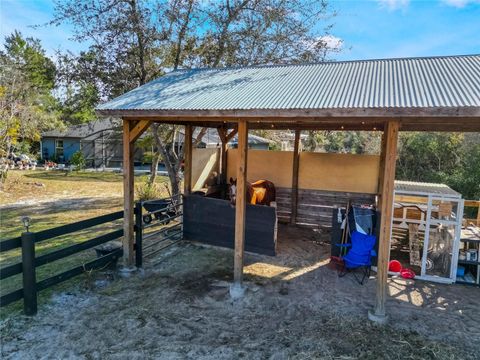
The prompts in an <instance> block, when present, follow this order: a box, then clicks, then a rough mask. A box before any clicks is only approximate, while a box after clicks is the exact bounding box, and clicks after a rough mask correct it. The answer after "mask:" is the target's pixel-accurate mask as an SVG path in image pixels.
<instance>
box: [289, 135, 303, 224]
mask: <svg viewBox="0 0 480 360" xmlns="http://www.w3.org/2000/svg"><path fill="white" fill-rule="evenodd" d="M300 133H301V131H300V130H295V143H294V146H293V167H292V196H291V202H292V203H291V206H292V209H291V215H290V223H291V224H296V222H297V209H298V169H299V165H300Z"/></svg>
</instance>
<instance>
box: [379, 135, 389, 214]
mask: <svg viewBox="0 0 480 360" xmlns="http://www.w3.org/2000/svg"><path fill="white" fill-rule="evenodd" d="M386 139H387V136H386V134H385V131H384V132H382V141H381V145H380V164H379V166H378V184H377V209H380V208H381V207H382V205H381V200H382V188H383V175H384V173H385V151H386V148H385V147H386Z"/></svg>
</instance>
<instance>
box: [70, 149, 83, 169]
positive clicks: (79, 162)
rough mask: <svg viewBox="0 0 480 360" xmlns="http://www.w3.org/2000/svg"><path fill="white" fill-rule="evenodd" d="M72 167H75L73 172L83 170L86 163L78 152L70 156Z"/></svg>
mask: <svg viewBox="0 0 480 360" xmlns="http://www.w3.org/2000/svg"><path fill="white" fill-rule="evenodd" d="M70 162H71V163H72V165H74V166H75V170H83V169H85V165H86V161H85V156H84V155H83V153H82V152H81V151H80V150H79V151H77V152H75V153H74V154H73V155H72V159H71V160H70Z"/></svg>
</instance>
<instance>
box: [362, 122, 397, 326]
mask: <svg viewBox="0 0 480 360" xmlns="http://www.w3.org/2000/svg"><path fill="white" fill-rule="evenodd" d="M398 132H399V122H398V121H389V122H388V123H387V124H386V127H385V130H384V136H385V138H384V147H383V148H382V154H381V157H382V158H383V160H382V162H383V171H382V174H380V177H381V184H380V186H381V195H380V236H379V239H378V241H379V244H378V263H377V268H378V269H377V284H376V286H377V290H376V298H375V308H374V309H373V313H372V312H370V313H369V318H370V319H371V320H374V321H379V322H385V321H386V314H385V302H386V298H387V280H388V260H389V256H390V254H389V250H390V234H391V225H392V215H393V214H392V212H393V191H394V182H395V165H396V160H397V143H398Z"/></svg>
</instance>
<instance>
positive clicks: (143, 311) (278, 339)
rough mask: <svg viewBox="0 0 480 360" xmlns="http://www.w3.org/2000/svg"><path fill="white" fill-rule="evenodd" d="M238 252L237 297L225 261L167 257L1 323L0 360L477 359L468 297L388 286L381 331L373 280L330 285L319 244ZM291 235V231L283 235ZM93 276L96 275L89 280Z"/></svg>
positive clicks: (431, 287)
mask: <svg viewBox="0 0 480 360" xmlns="http://www.w3.org/2000/svg"><path fill="white" fill-rule="evenodd" d="M294 234H295V236H296V237H297V239H296V240H295V241H294V242H289V243H288V242H284V241H282V239H280V240H279V256H277V257H275V258H272V257H267V256H259V255H252V254H247V256H246V276H245V277H246V285H247V289H248V290H247V293H246V296H245V298H244V299H242V300H241V301H239V302H236V303H233V302H232V301H231V300H230V297H229V295H228V286H229V284H230V281H231V269H232V259H233V255H232V251H231V250H223V249H217V248H209V247H204V246H198V245H194V244H189V243H186V244H183V245H181V246H176V247H172V248H171V249H170V250H169V252H168V253H167V254H163V255H162V256H160V257H158V258H156V259H155V261H152V262H151V263H150V264H148V265H147V267H146V269H145V274H144V275H143V276H141V275H136V276H134V277H131V278H128V279H118V280H117V281H114V282H113V283H111V284H109V285H108V286H106V287H103V285H104V282H100V283H99V284H101V285H102V287H97V288H94V289H93V290H92V291H89V292H85V291H84V290H82V291H75V292H71V293H68V294H67V293H64V294H61V295H58V296H56V297H54V298H53V299H52V302H51V304H50V305H48V306H42V307H41V309H40V312H39V314H38V316H37V317H35V318H31V319H28V318H24V317H21V318H18V317H17V318H15V319H7V320H5V321H4V322H2V324H1V333H2V339H3V342H2V356H3V357H4V358H5V359H20V358H21V359H41V358H45V359H47V358H48V359H50V358H59V359H60V358H61V359H66V358H71V359H77V358H78V359H239V358H245V359H312V358H318V359H407V358H408V359H478V354H480V336H479V334H480V314H479V311H478V310H479V309H480V302H479V301H480V300H479V295H480V294H479V291H478V289H473V288H467V287H463V286H456V285H455V286H445V285H437V284H431V283H425V282H415V283H412V284H407V283H405V282H404V281H400V280H392V281H390V284H389V285H390V288H389V291H390V294H391V297H389V300H388V304H387V309H388V311H389V314H390V323H389V325H388V326H386V327H379V326H374V325H372V324H371V323H370V322H368V321H367V320H366V312H367V310H368V309H369V308H371V307H372V305H373V301H374V297H373V295H374V292H375V280H373V279H372V280H370V281H369V282H368V283H367V284H366V285H364V286H360V285H358V284H357V283H355V280H354V279H353V277H351V276H347V277H344V278H338V276H337V274H336V272H335V271H332V270H331V269H329V268H328V266H327V265H326V257H327V256H328V246H327V245H325V244H322V241H321V240H322V238H323V237H322V235H321V234H314V233H311V232H304V233H299V232H295V233H294ZM292 235H293V233H292ZM99 276H101V275H99Z"/></svg>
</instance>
